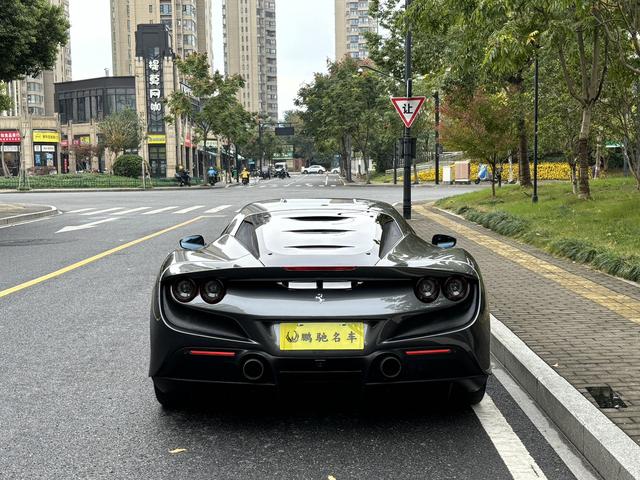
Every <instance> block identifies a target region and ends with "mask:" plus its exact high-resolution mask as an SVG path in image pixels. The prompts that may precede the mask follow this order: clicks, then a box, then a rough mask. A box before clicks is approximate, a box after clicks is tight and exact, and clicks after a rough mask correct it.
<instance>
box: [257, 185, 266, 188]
mask: <svg viewBox="0 0 640 480" xmlns="http://www.w3.org/2000/svg"><path fill="white" fill-rule="evenodd" d="M258 188H267V186H266V185H260V187H258Z"/></svg>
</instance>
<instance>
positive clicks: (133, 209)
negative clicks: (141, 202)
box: [111, 207, 151, 217]
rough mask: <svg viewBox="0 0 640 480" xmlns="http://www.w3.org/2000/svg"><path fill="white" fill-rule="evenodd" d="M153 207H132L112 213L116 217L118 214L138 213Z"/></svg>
mask: <svg viewBox="0 0 640 480" xmlns="http://www.w3.org/2000/svg"><path fill="white" fill-rule="evenodd" d="M150 208H151V207H138V208H132V209H130V210H123V211H122V212H116V213H112V214H111V215H113V216H114V217H115V216H116V215H128V214H129V213H136V212H141V211H142V210H149V209H150Z"/></svg>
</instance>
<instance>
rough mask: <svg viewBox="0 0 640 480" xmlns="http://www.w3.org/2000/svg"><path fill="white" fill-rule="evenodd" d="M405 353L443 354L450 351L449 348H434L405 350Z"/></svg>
mask: <svg viewBox="0 0 640 480" xmlns="http://www.w3.org/2000/svg"><path fill="white" fill-rule="evenodd" d="M404 353H406V354H407V355H444V354H447V353H451V349H450V348H434V349H431V350H407V351H406V352H404Z"/></svg>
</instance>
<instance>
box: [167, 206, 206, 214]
mask: <svg viewBox="0 0 640 480" xmlns="http://www.w3.org/2000/svg"><path fill="white" fill-rule="evenodd" d="M204 207H205V205H196V206H195V207H189V208H183V209H182V210H178V211H176V212H173V213H174V214H177V213H189V212H192V211H194V210H197V209H199V208H204Z"/></svg>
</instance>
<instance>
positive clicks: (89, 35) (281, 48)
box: [70, 0, 335, 116]
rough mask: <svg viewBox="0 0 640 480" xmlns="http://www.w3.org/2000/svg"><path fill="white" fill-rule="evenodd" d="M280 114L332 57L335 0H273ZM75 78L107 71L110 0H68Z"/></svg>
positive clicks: (218, 26) (217, 24) (218, 1)
mask: <svg viewBox="0 0 640 480" xmlns="http://www.w3.org/2000/svg"><path fill="white" fill-rule="evenodd" d="M276 2H277V3H276V12H277V18H276V22H277V32H278V103H279V113H280V116H282V114H283V112H285V111H286V110H290V109H292V108H293V99H294V98H295V96H296V93H297V91H298V88H299V87H300V85H301V84H302V83H304V82H308V81H310V80H311V79H312V77H313V73H314V72H318V71H323V70H324V69H325V67H326V61H327V58H331V59H333V56H334V52H335V48H334V25H333V22H334V0H276ZM70 4H71V5H70V8H71V55H72V61H73V79H74V80H81V79H84V78H92V77H100V76H103V75H104V69H105V68H109V70H111V68H112V67H111V25H110V12H109V0H71V1H70ZM213 13H214V19H213V39H214V49H215V53H214V64H215V68H216V69H220V70H223V69H224V58H223V48H222V0H213Z"/></svg>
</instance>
